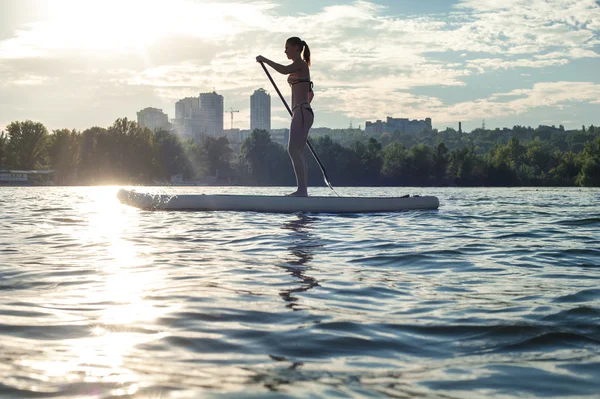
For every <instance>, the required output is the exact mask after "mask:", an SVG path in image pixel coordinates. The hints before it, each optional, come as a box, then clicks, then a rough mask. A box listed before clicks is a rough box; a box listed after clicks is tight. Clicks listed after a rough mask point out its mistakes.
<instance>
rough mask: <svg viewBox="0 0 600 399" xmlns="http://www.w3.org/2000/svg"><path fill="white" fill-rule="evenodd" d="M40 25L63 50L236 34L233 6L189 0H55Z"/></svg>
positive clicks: (129, 47)
mask: <svg viewBox="0 0 600 399" xmlns="http://www.w3.org/2000/svg"><path fill="white" fill-rule="evenodd" d="M47 4H48V5H47V6H46V7H47V8H46V10H45V11H46V12H45V13H46V14H47V16H48V17H49V18H48V20H46V22H43V23H42V27H43V29H42V31H43V32H44V35H45V41H46V43H49V44H51V45H50V47H53V48H57V49H64V50H72V49H81V50H91V51H98V52H114V51H130V50H143V49H144V48H146V47H147V46H148V45H150V44H153V43H155V42H156V41H158V40H160V39H162V38H165V37H168V36H174V37H177V36H193V37H198V38H204V39H216V38H219V37H226V36H229V35H231V34H234V33H235V31H236V29H235V26H234V25H235V24H234V22H233V21H235V19H236V16H235V12H233V11H235V10H234V8H233V7H232V6H227V5H223V4H216V3H209V4H206V3H197V2H191V1H188V0H172V1H169V2H166V1H157V0H86V1H81V0H54V1H52V2H48V3H47Z"/></svg>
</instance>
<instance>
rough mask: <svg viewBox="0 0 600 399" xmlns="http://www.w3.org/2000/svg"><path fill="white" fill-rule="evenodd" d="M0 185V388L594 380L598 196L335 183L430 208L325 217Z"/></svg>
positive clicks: (391, 389)
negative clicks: (425, 202) (422, 201)
mask: <svg viewBox="0 0 600 399" xmlns="http://www.w3.org/2000/svg"><path fill="white" fill-rule="evenodd" d="M0 190H2V195H1V196H0V213H1V214H2V215H3V217H2V218H0V397H2V398H24V397H32V398H33V397H35V398H37V397H49V398H50V397H64V398H78V397H96V398H114V397H131V398H171V397H173V398H175V397H230V398H246V397H273V398H275V397H276V398H279V397H299V398H305V397H313V398H316V397H396V398H398V397H400V398H413V397H433V398H444V399H448V398H463V397H504V398H517V397H525V396H529V397H534V396H535V397H539V396H552V397H557V396H558V397H561V396H562V397H573V396H578V397H596V396H597V392H600V382H599V381H598V378H597V375H598V373H597V370H598V368H599V367H600V327H599V326H600V289H598V288H597V287H598V280H599V279H600V270H599V267H598V266H599V265H600V248H598V247H597V245H596V244H597V237H599V236H600V223H599V221H600V219H599V218H598V215H600V206H599V205H598V198H599V193H600V191H599V190H597V189H590V190H571V189H564V188H561V189H550V188H548V189H545V188H542V189H459V188H438V189H414V188H410V189H407V188H402V189H396V188H379V189H367V188H359V189H356V188H340V189H338V191H339V192H340V194H342V195H378V196H390V195H403V194H406V193H407V192H410V193H411V194H421V195H437V196H438V197H439V198H440V203H441V206H440V209H439V210H438V211H434V212H431V211H418V212H401V213H391V214H377V215H341V216H336V215H303V214H296V215H266V214H260V213H236V212H147V211H140V210H137V209H134V208H130V207H127V206H122V205H121V204H119V203H118V202H117V200H116V192H117V190H118V188H114V187H90V188H60V187H55V188H39V187H29V188H0ZM147 190H148V191H149V192H153V193H156V194H165V193H174V192H180V193H188V192H205V193H211V192H212V193H226V194H244V193H246V194H247V193H249V192H252V193H257V194H281V193H284V192H287V190H286V189H285V188H253V189H249V188H244V187H200V188H194V187H190V188H168V189H166V188H147ZM314 193H315V194H320V195H329V193H328V192H327V191H326V190H325V189H315V192H314Z"/></svg>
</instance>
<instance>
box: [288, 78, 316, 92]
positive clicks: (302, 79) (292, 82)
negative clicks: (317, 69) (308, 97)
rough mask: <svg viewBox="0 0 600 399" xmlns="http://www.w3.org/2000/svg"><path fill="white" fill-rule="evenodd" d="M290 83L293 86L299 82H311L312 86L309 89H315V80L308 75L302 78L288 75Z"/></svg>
mask: <svg viewBox="0 0 600 399" xmlns="http://www.w3.org/2000/svg"><path fill="white" fill-rule="evenodd" d="M288 83H289V84H290V86H293V85H295V84H297V83H310V87H309V88H308V91H313V82H312V81H311V80H310V78H309V77H308V76H304V77H301V78H294V77H292V76H288Z"/></svg>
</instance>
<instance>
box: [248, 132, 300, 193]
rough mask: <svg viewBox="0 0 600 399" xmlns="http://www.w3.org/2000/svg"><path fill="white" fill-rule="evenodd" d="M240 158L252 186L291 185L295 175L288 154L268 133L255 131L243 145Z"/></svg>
mask: <svg viewBox="0 0 600 399" xmlns="http://www.w3.org/2000/svg"><path fill="white" fill-rule="evenodd" d="M240 156H241V161H242V162H243V164H244V166H245V169H246V171H247V173H248V177H249V178H250V182H251V183H252V184H257V185H269V184H282V185H283V184H290V183H291V181H292V178H293V174H292V168H291V166H290V161H289V159H288V157H287V154H286V152H285V151H284V149H283V147H282V146H281V145H279V144H277V143H274V142H273V141H272V140H271V135H270V134H269V133H268V132H267V131H265V130H259V129H255V130H254V131H253V132H252V133H251V134H250V137H248V138H247V139H246V140H244V142H243V143H242V149H241V155H240ZM284 165H285V166H284ZM285 171H288V172H289V173H287V172H285Z"/></svg>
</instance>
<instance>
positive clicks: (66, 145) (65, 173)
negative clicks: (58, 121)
mask: <svg viewBox="0 0 600 399" xmlns="http://www.w3.org/2000/svg"><path fill="white" fill-rule="evenodd" d="M80 138H81V136H80V135H79V134H78V133H77V131H75V130H73V131H69V130H68V129H60V130H54V131H53V133H52V134H51V135H50V136H49V137H48V147H47V149H48V161H49V163H50V167H51V168H52V169H54V170H55V171H56V174H55V177H54V181H55V182H57V183H62V184H66V183H71V182H74V181H76V178H77V165H78V164H79V156H80V150H79V145H80Z"/></svg>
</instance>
